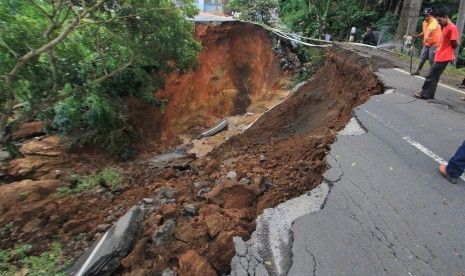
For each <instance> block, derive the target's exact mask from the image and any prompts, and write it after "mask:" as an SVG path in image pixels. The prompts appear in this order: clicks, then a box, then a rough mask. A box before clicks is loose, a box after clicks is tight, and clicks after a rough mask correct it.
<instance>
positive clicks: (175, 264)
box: [0, 23, 382, 275]
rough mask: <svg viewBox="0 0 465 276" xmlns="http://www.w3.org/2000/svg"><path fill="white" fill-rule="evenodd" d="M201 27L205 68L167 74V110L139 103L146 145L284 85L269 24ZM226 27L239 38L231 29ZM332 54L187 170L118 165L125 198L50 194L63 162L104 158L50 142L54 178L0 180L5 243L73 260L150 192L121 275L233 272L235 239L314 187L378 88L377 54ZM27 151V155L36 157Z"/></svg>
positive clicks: (0, 234) (84, 163)
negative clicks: (335, 145) (51, 248)
mask: <svg viewBox="0 0 465 276" xmlns="http://www.w3.org/2000/svg"><path fill="white" fill-rule="evenodd" d="M204 27H205V26H201V27H198V28H197V31H198V32H199V33H198V35H199V36H203V38H204V39H205V41H207V43H205V44H204V45H205V47H207V51H206V52H204V53H203V54H202V55H203V56H201V57H200V58H199V59H200V60H203V58H204V60H203V62H201V64H202V67H201V69H200V70H199V71H198V72H196V73H193V74H190V75H188V76H185V77H184V78H179V77H172V79H170V81H169V82H168V84H167V88H166V90H165V91H164V92H163V93H162V94H161V95H165V96H166V97H167V98H169V99H171V102H172V103H173V105H172V107H170V106H168V107H167V111H166V113H165V114H166V117H165V118H162V117H161V115H160V114H158V113H157V112H158V111H154V110H153V109H152V107H148V106H146V105H140V106H139V105H137V104H136V103H133V107H134V108H135V110H134V112H133V114H132V116H133V120H135V121H137V122H138V123H139V127H140V128H141V129H142V130H143V131H144V133H145V134H147V136H148V139H147V140H146V142H147V143H150V145H148V144H147V148H150V147H152V146H153V145H155V144H157V143H155V142H154V141H155V140H156V139H161V140H164V141H169V140H170V139H174V137H175V135H176V134H178V133H181V132H182V131H186V130H187V131H192V130H195V129H196V127H199V126H201V127H204V126H205V125H211V122H212V121H213V122H214V121H216V120H217V118H221V117H222V116H224V115H226V114H230V113H237V112H239V113H241V112H245V110H246V108H247V107H248V106H249V104H248V103H249V102H250V103H253V102H254V100H256V99H258V98H260V97H265V98H266V97H267V95H271V94H272V93H273V91H276V90H279V89H280V87H281V79H282V78H281V75H282V72H281V69H280V67H279V62H278V61H277V59H276V58H275V57H274V54H273V53H272V51H271V40H270V38H269V37H268V35H267V32H266V31H264V30H261V29H259V28H258V27H256V26H253V27H251V26H249V25H247V24H246V25H243V23H229V24H225V25H219V26H215V27H213V28H210V27H208V28H207V27H205V28H204ZM222 27H224V28H225V30H224V31H225V32H226V31H228V32H230V34H231V35H232V37H229V36H227V35H224V34H223V29H222ZM203 28H204V29H203ZM233 34H234V35H233ZM210 35H211V37H210ZM249 36H252V37H253V38H251V39H250V40H249V39H248V38H249ZM208 41H209V42H208ZM217 47H218V49H217ZM258 48H260V49H258ZM219 49H221V50H219ZM237 51H238V52H237ZM213 53H215V54H213ZM327 57H328V58H327V62H326V64H325V65H324V67H323V68H322V69H321V70H320V71H319V72H318V73H317V74H316V75H315V76H314V77H313V78H312V79H311V80H310V81H309V82H308V83H306V84H305V85H303V86H302V87H301V88H300V89H299V90H298V91H296V92H295V93H293V94H292V95H290V97H289V98H288V99H287V100H286V101H285V102H283V103H282V104H281V105H279V106H278V107H276V108H274V109H272V110H270V111H269V112H267V113H266V114H265V115H264V116H262V117H261V118H260V119H259V120H258V121H257V122H256V123H255V124H254V125H253V127H251V128H249V129H248V130H247V131H245V132H244V133H243V134H241V135H238V136H235V137H233V138H231V139H229V140H228V142H226V143H225V144H223V145H222V146H221V147H219V148H217V149H215V150H214V151H213V152H211V153H210V154H208V155H207V156H205V157H202V158H198V159H197V160H195V161H194V162H192V163H191V164H190V166H189V168H188V169H187V170H182V171H179V170H176V169H172V168H165V169H159V168H153V166H151V163H150V162H149V161H147V159H146V158H145V159H143V158H140V159H137V160H132V161H131V162H126V163H119V164H118V165H119V166H120V167H121V168H123V169H124V171H125V172H126V173H125V175H126V176H127V180H128V182H129V185H128V186H127V187H126V188H124V189H123V190H121V191H119V193H118V194H109V191H106V190H104V189H102V190H100V191H99V192H98V193H95V194H91V193H83V194H80V195H70V196H64V197H61V198H53V197H52V196H51V194H52V193H53V191H54V189H55V188H56V186H58V185H59V183H60V182H65V183H66V177H65V176H66V175H62V174H59V175H57V174H56V173H53V172H55V170H60V169H61V167H59V166H61V165H58V164H62V163H64V162H65V163H66V165H67V166H68V169H69V170H70V172H72V166H71V165H73V162H75V163H74V165H76V166H80V168H81V169H82V167H86V168H87V169H88V170H89V171H91V170H92V168H93V167H98V166H102V164H98V162H96V161H95V159H92V158H91V157H89V156H83V155H77V156H73V155H69V154H65V153H64V151H60V152H59V153H56V152H55V153H54V154H53V155H49V156H47V155H46V154H44V153H46V152H50V151H53V150H55V149H56V148H54V147H53V145H52V144H48V145H47V148H44V147H43V145H42V148H40V149H41V151H40V150H39V151H35V152H36V153H37V155H40V156H41V158H42V160H43V162H45V163H46V162H47V160H49V159H54V160H62V163H57V162H49V163H48V164H55V165H53V166H49V167H48V170H49V171H50V173H48V174H47V173H44V171H45V170H46V169H44V167H43V166H42V167H40V168H41V171H40V172H41V174H40V178H39V179H42V180H43V181H42V182H40V183H39V182H38V181H33V180H30V182H24V181H23V182H21V183H19V182H18V183H11V184H8V185H4V186H0V195H1V197H0V205H1V207H2V208H0V215H1V219H0V227H1V228H2V231H0V244H1V247H2V248H4V249H6V248H13V247H14V246H15V245H19V244H25V243H28V244H32V245H33V247H32V249H31V250H29V251H28V252H27V253H28V254H38V253H40V252H42V251H44V250H45V248H46V247H47V245H48V244H50V243H51V242H53V241H60V242H61V243H62V244H63V248H64V252H65V253H64V254H65V256H67V257H73V258H74V257H77V256H79V255H80V254H82V252H83V249H84V248H86V247H88V246H89V245H90V244H91V243H92V242H95V241H97V240H98V238H99V237H101V236H102V235H103V233H104V231H105V230H106V229H108V228H109V227H110V226H111V225H112V224H114V223H115V222H116V221H117V220H118V218H120V217H121V216H122V215H124V213H125V212H126V211H127V210H128V209H129V208H131V206H133V205H134V204H135V203H137V202H138V201H140V200H142V198H147V199H148V200H146V202H149V203H147V204H146V205H147V206H148V207H147V208H146V210H145V214H144V219H143V221H142V224H141V229H140V231H139V232H138V236H137V239H136V242H135V245H134V247H133V249H131V251H130V252H129V253H128V256H127V257H125V258H124V259H123V260H122V261H121V262H120V264H121V265H120V266H119V267H118V270H117V272H115V273H116V274H124V275H148V274H155V273H158V272H161V271H163V270H165V269H170V270H172V271H174V272H176V273H178V275H220V274H222V273H227V272H228V271H229V270H230V261H231V258H232V257H233V255H234V246H233V242H232V238H233V237H234V236H240V237H242V238H243V239H244V240H247V239H248V238H249V237H250V234H251V233H252V232H253V231H254V230H255V219H256V217H257V216H258V215H259V214H261V213H262V211H263V209H264V208H268V207H273V206H275V205H277V204H278V203H281V202H283V201H286V200H288V199H290V198H293V197H295V196H297V195H300V194H302V193H304V192H306V191H308V190H309V189H311V188H313V187H315V186H316V185H318V184H319V183H320V182H321V175H322V173H323V172H324V171H325V170H326V167H325V156H326V154H327V152H328V151H329V149H330V145H331V143H332V142H333V141H334V139H335V135H336V133H337V131H338V130H340V129H341V128H342V127H343V126H344V125H345V124H346V123H347V121H348V120H349V118H350V114H351V111H352V110H353V108H355V107H356V106H357V105H359V104H361V103H363V102H364V101H366V100H367V99H368V98H369V97H370V95H373V94H376V93H381V92H382V86H381V84H380V83H379V82H378V81H377V79H376V77H375V75H374V74H373V71H374V69H373V67H372V65H371V64H370V60H369V59H366V58H363V57H360V56H357V55H355V54H353V53H351V52H347V51H345V50H343V49H340V48H338V47H333V48H332V49H331V50H329V52H328V53H327ZM204 74H205V75H204ZM207 87H208V89H207ZM178 97H179V98H178ZM157 114H158V115H157ZM210 116H211V117H212V118H214V119H210ZM156 118H158V119H160V118H162V119H160V120H156ZM199 128H200V127H199ZM41 141H50V142H52V141H53V140H46V139H43V140H41ZM36 143H37V142H36ZM141 145H142V147H143V146H144V144H141ZM27 149H28V155H33V154H34V150H33V149H31V148H30V147H27ZM146 154H148V152H146ZM37 155H36V156H37ZM146 156H147V155H145V157H146ZM82 159H84V160H82ZM35 162H39V161H37V159H35ZM70 164H71V165H70ZM63 166H64V165H63ZM35 171H37V170H35ZM81 171H82V170H81ZM29 172H30V173H29V174H25V175H28V176H30V175H34V169H31V170H30V171H29ZM55 178H57V180H55ZM31 179H35V180H36V179H37V178H34V177H31ZM5 187H8V188H5ZM16 187H18V188H17V189H16ZM28 187H33V189H31V190H28ZM173 222H174V223H173ZM6 225H8V227H5V226H6Z"/></svg>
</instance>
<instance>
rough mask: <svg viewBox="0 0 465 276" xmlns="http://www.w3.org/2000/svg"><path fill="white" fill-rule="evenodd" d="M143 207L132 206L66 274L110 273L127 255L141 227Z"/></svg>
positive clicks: (82, 275)
mask: <svg viewBox="0 0 465 276" xmlns="http://www.w3.org/2000/svg"><path fill="white" fill-rule="evenodd" d="M143 214H144V207H143V206H142V205H136V206H134V207H132V208H131V209H130V210H129V211H128V212H127V213H126V214H125V215H124V216H123V217H121V218H120V219H119V220H118V222H117V223H116V224H115V225H113V227H111V228H110V229H109V230H108V231H107V232H106V233H105V235H103V236H102V238H101V239H100V240H98V241H96V242H95V243H94V244H93V245H92V247H91V248H90V249H89V250H87V251H86V252H85V253H84V254H83V255H82V256H81V257H80V258H79V259H78V260H77V261H76V262H75V263H74V265H73V266H72V267H71V268H70V269H69V270H68V275H72V276H74V275H75V276H86V275H99V276H100V275H111V274H112V273H113V272H114V271H115V270H116V269H117V268H118V266H119V264H120V262H121V260H122V259H123V258H124V257H126V256H127V255H128V253H129V252H130V250H131V249H132V247H133V246H134V243H135V241H136V238H137V233H138V232H139V230H140V228H141V221H142V218H143Z"/></svg>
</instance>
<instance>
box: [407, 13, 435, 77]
mask: <svg viewBox="0 0 465 276" xmlns="http://www.w3.org/2000/svg"><path fill="white" fill-rule="evenodd" d="M432 13H433V10H432V9H431V8H426V9H425V10H424V11H423V15H424V17H425V20H423V22H422V27H423V31H422V32H421V33H419V34H417V35H413V37H414V38H418V37H421V36H423V41H422V43H423V48H422V49H421V55H420V63H419V64H418V68H417V70H416V71H415V72H411V74H412V75H419V74H420V71H421V68H423V65H424V64H425V62H426V60H428V61H429V64H430V65H433V63H434V53H435V52H436V48H437V47H438V44H439V40H440V39H441V27H440V26H439V24H438V21H437V20H436V18H434V17H433V15H432Z"/></svg>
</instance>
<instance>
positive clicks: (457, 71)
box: [399, 54, 465, 77]
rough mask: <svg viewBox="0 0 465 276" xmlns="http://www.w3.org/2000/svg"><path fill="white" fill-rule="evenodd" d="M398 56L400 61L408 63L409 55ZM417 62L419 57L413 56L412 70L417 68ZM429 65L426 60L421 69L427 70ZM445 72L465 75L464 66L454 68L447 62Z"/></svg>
mask: <svg viewBox="0 0 465 276" xmlns="http://www.w3.org/2000/svg"><path fill="white" fill-rule="evenodd" d="M399 57H400V58H401V59H402V61H405V62H406V63H410V56H409V55H406V54H399ZM419 62H420V58H419V57H413V62H412V71H414V70H415V69H416V68H417V66H418V63H419ZM430 67H431V66H430V65H429V62H428V61H427V62H425V65H424V66H423V69H422V71H424V72H426V71H427V70H429V68H430ZM445 72H446V73H449V74H454V75H457V76H460V77H465V68H464V67H460V68H456V67H455V66H453V65H450V64H449V66H447V67H446V70H445Z"/></svg>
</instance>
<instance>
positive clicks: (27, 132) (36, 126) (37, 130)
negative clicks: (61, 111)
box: [11, 122, 44, 140]
mask: <svg viewBox="0 0 465 276" xmlns="http://www.w3.org/2000/svg"><path fill="white" fill-rule="evenodd" d="M43 134H44V123H42V122H29V123H23V124H20V125H19V127H18V129H16V130H15V132H13V135H11V136H12V137H13V139H14V140H17V139H22V138H30V137H34V136H39V135H43Z"/></svg>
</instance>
